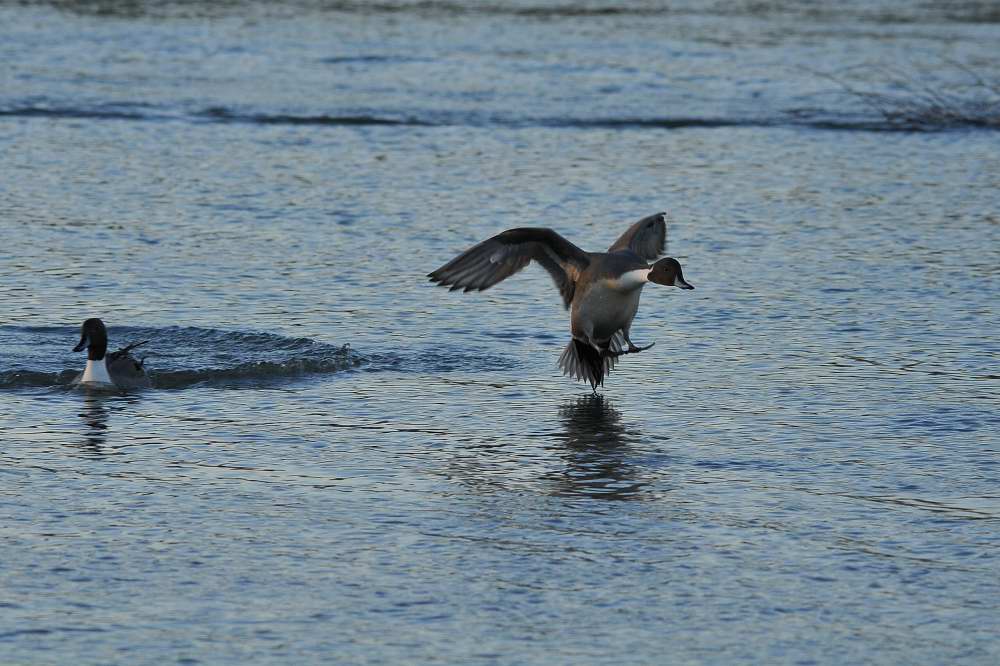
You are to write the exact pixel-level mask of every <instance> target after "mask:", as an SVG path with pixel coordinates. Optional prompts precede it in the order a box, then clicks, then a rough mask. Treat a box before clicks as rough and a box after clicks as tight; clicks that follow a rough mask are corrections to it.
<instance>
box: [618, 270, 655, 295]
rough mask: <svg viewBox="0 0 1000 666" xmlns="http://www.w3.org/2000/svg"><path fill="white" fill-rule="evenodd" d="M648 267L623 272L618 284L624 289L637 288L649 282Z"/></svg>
mask: <svg viewBox="0 0 1000 666" xmlns="http://www.w3.org/2000/svg"><path fill="white" fill-rule="evenodd" d="M649 272H650V269H649V268H637V269H635V270H634V271H628V272H627V273H623V274H622V276H621V279H620V280H619V284H621V286H622V287H623V288H624V289H630V290H631V289H638V288H640V287H642V286H643V285H644V284H646V283H647V282H649Z"/></svg>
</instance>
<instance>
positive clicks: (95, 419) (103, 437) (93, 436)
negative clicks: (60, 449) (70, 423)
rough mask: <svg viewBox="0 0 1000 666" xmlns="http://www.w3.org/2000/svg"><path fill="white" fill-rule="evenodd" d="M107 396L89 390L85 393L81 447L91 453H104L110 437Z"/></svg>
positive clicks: (81, 415) (81, 413) (81, 416)
mask: <svg viewBox="0 0 1000 666" xmlns="http://www.w3.org/2000/svg"><path fill="white" fill-rule="evenodd" d="M106 401H107V396H103V395H100V394H98V393H91V392H87V393H84V394H83V411H81V412H80V418H81V419H82V420H83V425H84V428H83V443H82V445H81V448H83V449H84V450H85V451H88V452H90V453H97V454H100V453H103V452H104V447H105V445H106V444H107V439H108V413H109V412H108V406H107V404H106Z"/></svg>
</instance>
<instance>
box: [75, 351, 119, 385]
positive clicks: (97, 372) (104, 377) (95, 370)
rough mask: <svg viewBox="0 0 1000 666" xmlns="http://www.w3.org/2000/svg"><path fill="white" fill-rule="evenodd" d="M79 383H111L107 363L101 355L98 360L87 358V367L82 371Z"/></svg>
mask: <svg viewBox="0 0 1000 666" xmlns="http://www.w3.org/2000/svg"><path fill="white" fill-rule="evenodd" d="M80 383H81V384H112V383H114V382H112V381H111V375H109V374H108V365H107V363H106V362H105V358H104V357H103V356H102V357H101V358H100V359H98V360H96V361H95V360H94V359H92V358H88V359H87V367H86V368H85V369H84V371H83V377H82V378H81V379H80Z"/></svg>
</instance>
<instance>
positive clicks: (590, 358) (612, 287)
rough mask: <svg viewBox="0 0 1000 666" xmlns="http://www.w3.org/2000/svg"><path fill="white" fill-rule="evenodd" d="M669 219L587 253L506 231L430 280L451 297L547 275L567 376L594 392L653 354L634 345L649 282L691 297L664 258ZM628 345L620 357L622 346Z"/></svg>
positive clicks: (540, 233) (550, 235)
mask: <svg viewBox="0 0 1000 666" xmlns="http://www.w3.org/2000/svg"><path fill="white" fill-rule="evenodd" d="M666 241H667V224H666V219H665V213H657V214H656V215H650V216H649V217H644V218H643V219H641V220H639V221H638V222H636V223H635V224H633V225H632V226H631V227H629V228H628V230H627V231H626V232H625V233H624V234H622V236H621V237H620V238H619V239H618V240H616V241H615V242H614V244H612V246H611V247H610V248H608V251H607V252H584V251H583V250H581V249H580V248H578V247H577V246H576V245H573V244H572V243H570V242H569V241H568V240H566V239H565V238H563V237H562V236H560V235H559V234H557V233H556V232H555V231H553V230H552V229H539V228H522V229H508V230H507V231H504V232H503V233H500V234H497V235H496V236H493V237H492V238H489V239H487V240H485V241H483V242H482V243H479V244H478V245H475V246H473V247H472V248H470V249H468V250H466V251H465V252H463V253H462V254H460V255H458V256H457V257H455V258H454V259H452V260H451V261H449V262H448V263H447V264H445V265H444V266H442V267H441V268H439V269H437V270H436V271H434V272H433V273H429V274H428V276H427V277H429V278H430V280H431V282H436V283H437V284H438V285H440V286H442V287H450V288H451V291H455V290H456V289H464V290H465V291H482V290H484V289H489V288H490V287H492V286H493V285H495V284H497V283H498V282H501V281H502V280H505V279H506V278H508V277H510V276H511V275H513V274H514V273H517V272H518V271H520V270H521V269H522V268H524V267H525V266H527V265H528V264H529V263H531V261H532V260H534V261H537V262H538V263H539V264H541V266H542V268H544V269H545V270H546V271H548V273H549V275H551V276H552V279H553V280H554V281H555V283H556V287H557V288H558V289H559V293H560V294H561V295H562V299H563V305H565V307H566V308H567V309H569V310H570V311H571V312H570V331H571V332H572V335H573V338H572V340H570V342H569V344H568V345H566V349H565V350H564V351H563V353H562V355H561V356H560V357H559V367H561V368H562V370H563V374H564V375H569V376H571V377H574V378H576V379H579V380H586V381H588V382H590V386H591V388H592V389H593V390H594V391H596V390H597V387H598V386H599V385H603V384H604V377H605V376H606V375H607V374H608V373H609V372H611V370H612V369H613V368H614V367H615V363H616V362H617V359H618V357H620V356H622V355H623V354H634V353H637V352H641V351H645V350H646V349H649V348H650V347H652V346H653V345H652V344H649V345H647V346H645V347H637V346H636V345H634V344H632V340H631V339H630V338H629V331H630V329H631V328H632V319H633V318H634V317H635V313H636V311H637V310H638V309H639V295H640V294H641V293H642V288H643V287H644V286H645V285H646V283H647V282H655V283H656V284H662V285H666V286H668V287H680V288H681V289H694V287H693V286H691V285H690V284H688V283H687V282H685V280H684V274H683V272H682V271H681V265H680V263H678V261H677V260H676V259H673V258H671V257H664V258H663V259H660V260H659V261H656V263H654V264H652V265H649V264H648V263H647V262H649V261H654V260H656V259H657V257H659V256H660V255H661V254H663V251H664V248H665V246H666ZM623 342H624V343H625V344H627V345H628V349H627V350H623V349H622V343H623Z"/></svg>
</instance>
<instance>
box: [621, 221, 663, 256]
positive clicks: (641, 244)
mask: <svg viewBox="0 0 1000 666" xmlns="http://www.w3.org/2000/svg"><path fill="white" fill-rule="evenodd" d="M666 247H667V222H666V213H657V214H656V215H650V216H649V217H644V218H642V219H641V220H639V221H638V222H636V223H635V224H633V225H632V226H631V227H629V228H628V230H627V231H626V232H625V233H623V234H622V235H621V237H620V238H619V239H618V240H616V241H615V243H614V245H612V246H611V247H610V248H608V252H618V251H620V250H632V251H633V252H635V253H636V254H637V255H639V256H640V257H642V258H643V259H644V260H645V261H653V260H655V259H657V258H659V257H660V255H662V254H663V253H664V251H665V250H666Z"/></svg>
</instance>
